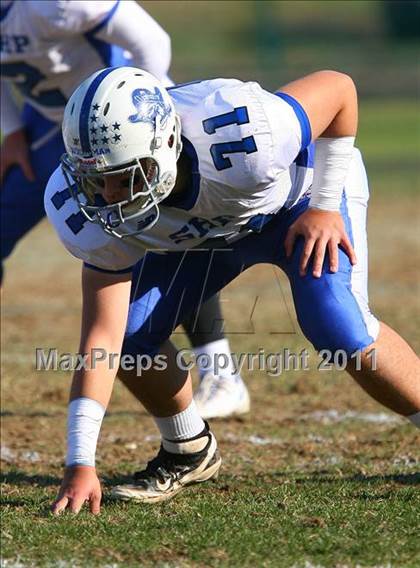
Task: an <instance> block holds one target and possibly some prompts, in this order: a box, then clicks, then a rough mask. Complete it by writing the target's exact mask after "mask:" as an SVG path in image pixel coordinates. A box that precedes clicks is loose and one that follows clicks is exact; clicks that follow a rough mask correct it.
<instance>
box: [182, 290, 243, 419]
mask: <svg viewBox="0 0 420 568" xmlns="http://www.w3.org/2000/svg"><path fill="white" fill-rule="evenodd" d="M183 327H184V329H185V331H186V332H187V336H188V339H189V340H190V342H191V346H192V348H193V351H194V355H195V360H196V361H197V367H198V373H199V379H200V385H199V387H198V389H197V390H196V392H195V394H194V400H195V402H196V404H197V407H198V410H199V412H200V414H201V416H203V418H226V417H228V416H234V415H238V414H245V413H247V412H249V408H250V399H249V393H248V389H247V388H246V385H245V383H244V381H243V380H242V377H241V376H240V375H239V374H238V373H237V372H236V371H235V365H234V363H233V360H232V355H231V349H230V346H229V341H228V339H227V338H226V336H225V334H224V332H223V327H224V320H223V315H222V310H221V307H220V301H219V296H218V294H215V295H214V296H212V297H211V298H210V299H209V300H207V301H206V302H205V303H204V304H203V305H202V306H201V308H200V309H199V311H198V313H197V314H196V313H193V314H191V315H190V316H189V318H187V319H186V320H185V321H184V322H183Z"/></svg>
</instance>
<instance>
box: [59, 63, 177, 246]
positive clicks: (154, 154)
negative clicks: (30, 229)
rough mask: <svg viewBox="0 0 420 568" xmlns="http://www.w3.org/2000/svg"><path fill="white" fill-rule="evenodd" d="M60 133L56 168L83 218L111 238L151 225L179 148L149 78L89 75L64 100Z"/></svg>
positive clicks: (129, 73)
mask: <svg viewBox="0 0 420 568" xmlns="http://www.w3.org/2000/svg"><path fill="white" fill-rule="evenodd" d="M101 79H102V80H101ZM95 88H96V90H94V89H95ZM92 93H93V95H92ZM133 106H134V110H135V111H136V114H133ZM102 109H103V111H102ZM101 111H102V112H101ZM101 133H103V136H101ZM63 138H64V143H65V146H66V150H67V152H66V154H64V155H63V157H62V159H61V165H62V170H63V172H64V176H65V179H66V181H67V185H68V188H69V190H70V192H71V195H72V197H73V198H74V199H75V200H76V202H77V204H78V206H79V209H80V210H81V211H82V213H83V214H84V215H85V217H86V218H87V219H88V220H89V221H91V222H93V223H97V224H99V225H100V226H101V228H102V229H103V230H104V231H106V232H107V233H110V234H112V235H113V236H116V237H119V238H124V237H128V236H134V235H137V234H139V233H141V232H143V231H146V230H148V229H150V228H151V227H152V226H153V225H155V223H156V222H157V220H158V218H159V207H158V205H159V203H160V202H161V201H162V200H163V199H165V198H166V197H167V196H168V195H169V194H170V192H171V191H172V189H173V187H174V185H175V181H176V162H177V159H178V157H179V154H180V152H181V149H182V144H181V125H180V120H179V117H178V116H177V115H176V112H175V108H174V106H173V103H172V101H171V99H170V97H169V95H168V94H167V93H166V91H165V89H164V87H162V86H161V85H160V83H159V81H157V79H155V78H154V77H153V76H152V75H150V74H149V73H147V72H145V71H142V70H139V69H135V68H132V67H121V68H117V69H106V70H103V71H100V72H97V73H95V74H94V75H92V76H91V77H89V78H88V79H86V81H84V82H83V83H82V84H81V85H80V86H79V87H78V89H76V91H75V92H74V93H73V95H72V96H71V98H70V100H69V102H68V103H67V106H66V111H65V114H64V120H63ZM110 188H111V189H110ZM104 195H106V199H104ZM110 195H111V196H112V198H111V199H110V198H109V196H110ZM114 196H116V197H117V199H118V200H117V199H115V200H114Z"/></svg>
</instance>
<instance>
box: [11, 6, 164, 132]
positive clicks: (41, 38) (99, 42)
mask: <svg viewBox="0 0 420 568" xmlns="http://www.w3.org/2000/svg"><path fill="white" fill-rule="evenodd" d="M0 20H1V21H0V30H1V128H2V132H3V135H6V134H9V133H10V132H13V131H14V130H17V129H18V128H20V127H22V126H23V124H22V123H21V119H20V116H19V110H18V108H17V106H16V104H15V102H14V100H13V96H12V93H11V92H10V86H11V85H14V86H15V87H16V88H17V89H18V91H19V92H20V94H21V95H22V97H23V99H24V101H25V102H28V103H30V104H31V105H32V106H33V107H34V108H35V109H36V110H38V111H39V112H40V113H41V114H42V115H43V116H45V117H46V118H47V119H49V120H52V121H54V122H61V120H62V118H63V112H64V107H65V104H66V102H67V99H68V98H69V96H70V95H71V94H72V92H73V91H74V89H75V88H76V87H77V85H79V84H80V82H81V81H82V80H83V79H85V78H86V77H88V76H89V75H91V74H92V73H93V72H94V71H96V70H98V69H101V68H103V67H110V66H116V65H126V64H127V61H129V62H130V64H132V65H135V66H137V67H141V68H142V69H146V70H147V71H149V72H150V73H152V74H153V75H155V76H156V77H157V78H158V79H160V80H161V81H162V82H163V83H164V84H166V85H168V84H171V82H170V80H169V79H168V77H167V73H168V69H169V65H170V59H171V46H170V38H169V36H168V34H167V33H166V32H165V31H164V30H163V29H162V28H161V27H160V26H159V24H158V23H157V22H156V21H155V20H154V19H153V18H152V17H151V16H150V15H149V14H148V13H147V12H145V11H144V10H143V9H142V8H141V7H140V6H139V5H138V4H137V2H135V1H134V0H118V1H114V0H110V1H106V0H100V1H89V0H83V1H81V0H79V1H77V0H48V1H46V0H44V1H36V0H14V1H12V2H7V1H6V2H5V1H2V2H1V12H0Z"/></svg>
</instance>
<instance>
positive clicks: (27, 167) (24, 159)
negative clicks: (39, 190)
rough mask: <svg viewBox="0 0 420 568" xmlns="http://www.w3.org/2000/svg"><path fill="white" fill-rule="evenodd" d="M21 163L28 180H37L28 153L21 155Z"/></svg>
mask: <svg viewBox="0 0 420 568" xmlns="http://www.w3.org/2000/svg"><path fill="white" fill-rule="evenodd" d="M18 163H19V165H20V167H21V168H22V171H23V175H24V176H25V177H26V179H27V180H28V181H35V174H34V171H33V169H32V165H31V162H30V160H29V156H28V154H24V155H22V156H19V162H18Z"/></svg>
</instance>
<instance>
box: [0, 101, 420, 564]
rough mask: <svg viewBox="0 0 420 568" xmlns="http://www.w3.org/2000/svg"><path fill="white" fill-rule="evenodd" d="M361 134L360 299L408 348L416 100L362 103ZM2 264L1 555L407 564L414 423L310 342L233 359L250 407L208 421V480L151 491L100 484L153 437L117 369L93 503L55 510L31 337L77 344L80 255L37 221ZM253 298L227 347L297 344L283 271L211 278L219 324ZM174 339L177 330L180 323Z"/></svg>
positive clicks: (44, 383) (59, 455)
mask: <svg viewBox="0 0 420 568" xmlns="http://www.w3.org/2000/svg"><path fill="white" fill-rule="evenodd" d="M395 117H398V120H397V119H396V118H395ZM416 121H417V122H416ZM415 125H417V126H415ZM359 146H360V147H361V148H362V149H363V150H364V151H365V154H366V158H367V165H368V168H369V171H371V176H370V177H371V187H372V194H373V197H372V200H371V211H370V216H369V236H370V251H371V256H370V292H371V304H372V307H373V309H374V311H375V312H377V313H378V314H379V315H380V316H381V318H382V319H384V320H385V321H387V322H388V323H389V324H390V325H392V326H393V327H395V328H396V329H398V330H399V331H400V332H402V334H403V335H404V336H405V337H406V338H407V339H408V340H409V341H410V343H411V344H412V345H413V347H414V348H415V349H416V350H417V351H420V321H419V307H420V306H419V282H420V272H419V262H418V260H419V254H418V253H419V234H418V225H419V211H420V198H419V194H418V179H419V169H418V165H417V162H416V160H417V158H418V150H419V129H418V118H417V114H416V106H415V104H414V103H412V102H410V101H400V102H398V101H397V102H395V101H394V102H393V103H386V102H381V103H378V102H376V101H371V102H367V103H364V104H362V107H361V132H360V138H359ZM6 276H7V278H6V284H5V289H4V296H3V310H2V325H3V333H2V371H3V383H2V405H3V410H2V454H1V456H2V460H3V462H2V464H3V469H2V506H3V515H2V535H1V544H2V555H3V561H2V566H5V567H12V566H13V567H15V568H16V567H17V566H60V567H65V566H118V567H119V566H121V567H122V566H124V567H135V566H160V567H162V568H163V567H175V566H233V567H236V566H258V567H259V566H273V567H291V566H295V567H305V566H306V567H307V568H308V567H309V566H328V567H330V566H356V565H360V566H398V567H413V568H414V567H415V566H418V563H419V555H420V544H419V543H420V539H419V519H418V511H419V505H420V497H419V486H420V474H419V451H418V448H419V437H418V435H417V434H416V432H415V431H414V429H413V428H412V427H410V425H408V424H406V423H405V421H403V420H401V419H399V418H398V417H396V416H394V415H391V414H390V413H389V412H387V411H385V410H384V409H383V408H382V407H380V406H379V405H377V404H376V403H375V402H373V401H372V400H370V399H369V398H368V397H367V395H365V394H364V393H363V392H362V391H361V390H360V389H359V388H358V387H357V386H356V385H355V384H353V382H352V381H351V380H350V379H349V377H348V376H347V375H345V374H344V373H339V372H326V373H319V372H317V370H316V363H317V359H316V355H315V353H314V352H313V351H312V350H310V357H311V359H310V361H311V370H310V371H300V372H299V371H297V372H289V373H285V374H282V375H281V376H280V377H270V376H268V374H267V373H263V372H245V378H246V380H247V383H248V385H249V388H250V390H251V393H252V403H253V407H252V413H251V414H250V416H249V417H247V418H245V419H243V420H226V421H215V422H214V424H213V428H214V431H215V433H216V435H217V437H218V440H219V444H220V447H221V452H222V455H223V458H224V465H223V469H222V473H221V476H220V477H219V480H218V481H217V482H216V483H211V484H209V485H207V486H203V487H202V488H193V489H191V490H189V491H188V492H185V493H184V494H182V495H181V496H179V498H177V499H176V500H174V501H173V502H169V503H167V504H162V505H156V506H137V505H134V504H117V503H113V502H112V501H110V500H109V498H108V497H107V493H108V489H109V487H110V486H112V485H113V484H117V483H120V482H121V481H122V480H123V479H127V476H129V475H130V473H131V472H132V471H134V470H135V469H138V468H139V466H140V465H141V464H142V463H144V462H145V461H147V459H149V458H150V457H151V456H152V455H153V454H154V452H155V451H156V448H157V446H158V438H157V431H156V429H155V427H154V425H153V423H152V422H151V420H150V419H149V417H148V416H147V415H146V413H145V412H144V411H143V410H142V409H141V408H139V406H138V405H137V403H136V402H135V401H134V400H133V399H132V398H131V397H130V395H129V394H128V393H127V392H125V391H124V390H123V387H122V386H121V385H119V384H117V386H116V389H115V392H114V395H113V399H112V402H111V405H110V408H109V412H108V416H107V418H106V419H105V422H104V426H103V430H102V436H101V440H100V444H99V450H98V468H99V471H100V475H101V476H102V479H103V482H104V489H105V497H104V507H103V511H102V514H101V516H100V517H99V518H93V517H91V516H89V515H88V514H87V513H86V512H83V513H81V515H80V516H78V517H73V516H71V515H65V516H62V517H60V518H52V517H51V516H50V515H49V513H48V507H49V504H50V503H51V501H52V499H53V498H54V496H55V494H56V492H57V487H58V485H59V482H60V476H61V471H62V460H63V450H64V432H65V416H66V400H67V391H68V385H69V381H70V379H71V377H70V374H69V373H64V372H49V373H39V372H36V371H35V370H34V362H35V348H36V347H45V348H47V347H57V348H58V349H59V351H60V352H66V351H67V352H75V351H76V350H77V343H78V330H79V323H80V318H79V307H80V295H79V263H78V262H77V261H75V260H74V259H72V258H71V257H70V256H69V255H67V254H66V253H65V252H64V251H63V250H62V248H61V246H60V245H59V244H58V243H57V242H56V239H55V237H54V236H53V234H52V231H51V229H50V228H49V226H48V225H47V224H46V223H42V224H41V225H40V226H39V227H38V228H37V229H36V230H35V231H34V232H33V233H32V234H31V236H30V238H27V239H26V240H25V241H24V242H22V243H21V244H20V245H19V247H18V249H17V251H16V254H15V255H14V256H13V258H12V259H11V260H10V261H9V263H8V265H7V274H6ZM277 276H278V278H279V282H280V287H279V284H278V281H277ZM257 297H258V305H259V306H260V308H259V310H258V311H257V312H256V314H255V318H254V320H253V323H254V325H255V332H254V333H253V334H238V333H231V335H230V336H229V338H230V340H231V346H232V348H233V349H235V350H238V351H245V352H246V351H249V352H258V350H259V348H265V351H266V352H267V353H268V352H270V351H273V352H278V351H280V350H281V349H283V348H285V347H288V348H290V349H291V350H297V349H299V350H300V349H302V348H303V347H308V345H307V343H306V341H305V340H304V338H303V336H302V335H301V333H300V332H299V330H298V327H297V324H296V321H295V316H294V312H293V308H292V304H291V295H290V292H289V289H288V286H287V283H286V281H285V279H284V278H283V276H282V275H275V274H273V271H272V270H271V268H269V267H266V266H262V267H259V268H256V269H253V270H252V271H250V272H249V273H247V274H244V275H243V276H242V277H241V278H240V279H239V282H235V283H233V284H232V285H231V286H230V287H229V288H228V289H227V290H226V292H225V293H224V295H223V298H224V300H225V302H224V306H225V314H226V317H227V321H228V325H227V327H228V329H230V330H231V331H232V332H234V331H237V330H241V329H242V330H243V329H244V326H246V325H247V319H246V318H247V314H248V312H249V306H250V304H251V303H252V302H254V301H255V299H256V298H257ZM270 331H274V332H277V333H269V332H270ZM278 332H281V334H279V333H278ZM175 341H176V343H177V344H178V345H179V346H186V345H187V343H186V340H185V337H184V336H183V335H181V334H176V336H175Z"/></svg>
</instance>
